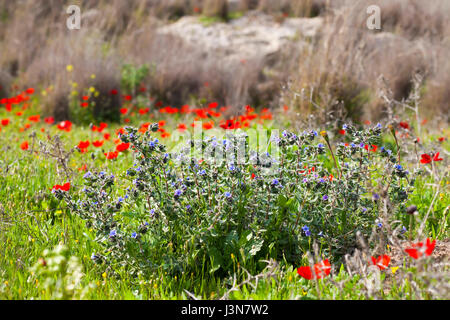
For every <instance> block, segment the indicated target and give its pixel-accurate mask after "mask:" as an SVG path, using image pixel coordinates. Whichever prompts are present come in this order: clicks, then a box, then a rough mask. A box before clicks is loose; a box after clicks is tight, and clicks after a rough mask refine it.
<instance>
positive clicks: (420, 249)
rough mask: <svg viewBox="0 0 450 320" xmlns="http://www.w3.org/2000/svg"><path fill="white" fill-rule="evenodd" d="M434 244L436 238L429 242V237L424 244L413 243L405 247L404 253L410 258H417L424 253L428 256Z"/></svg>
mask: <svg viewBox="0 0 450 320" xmlns="http://www.w3.org/2000/svg"><path fill="white" fill-rule="evenodd" d="M435 246H436V240H433V242H431V240H430V238H427V242H426V244H425V246H424V244H423V242H418V243H413V244H412V247H410V248H407V249H405V251H406V253H407V254H409V256H410V257H411V258H414V259H419V258H420V257H421V256H422V255H423V254H424V253H425V255H426V256H430V255H431V254H432V253H433V251H434V248H435Z"/></svg>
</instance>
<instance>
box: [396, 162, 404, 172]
mask: <svg viewBox="0 0 450 320" xmlns="http://www.w3.org/2000/svg"><path fill="white" fill-rule="evenodd" d="M395 169H397V170H398V171H401V170H402V169H403V167H402V166H401V165H399V164H396V165H395Z"/></svg>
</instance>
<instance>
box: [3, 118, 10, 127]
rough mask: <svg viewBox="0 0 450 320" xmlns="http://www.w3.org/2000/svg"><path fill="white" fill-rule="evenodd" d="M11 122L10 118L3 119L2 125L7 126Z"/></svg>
mask: <svg viewBox="0 0 450 320" xmlns="http://www.w3.org/2000/svg"><path fill="white" fill-rule="evenodd" d="M8 124H9V119H2V125H3V126H5V127H6V126H7V125H8Z"/></svg>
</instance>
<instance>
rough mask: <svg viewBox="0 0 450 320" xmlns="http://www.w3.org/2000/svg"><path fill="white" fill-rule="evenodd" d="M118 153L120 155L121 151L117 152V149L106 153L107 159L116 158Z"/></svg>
mask: <svg viewBox="0 0 450 320" xmlns="http://www.w3.org/2000/svg"><path fill="white" fill-rule="evenodd" d="M118 155H119V152H117V151H114V152H107V153H105V156H106V159H108V160H112V159H116V158H117V156H118Z"/></svg>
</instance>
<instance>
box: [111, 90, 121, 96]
mask: <svg viewBox="0 0 450 320" xmlns="http://www.w3.org/2000/svg"><path fill="white" fill-rule="evenodd" d="M118 93H119V92H118V91H117V90H116V89H112V90H111V94H112V95H113V96H115V95H116V94H118Z"/></svg>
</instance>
